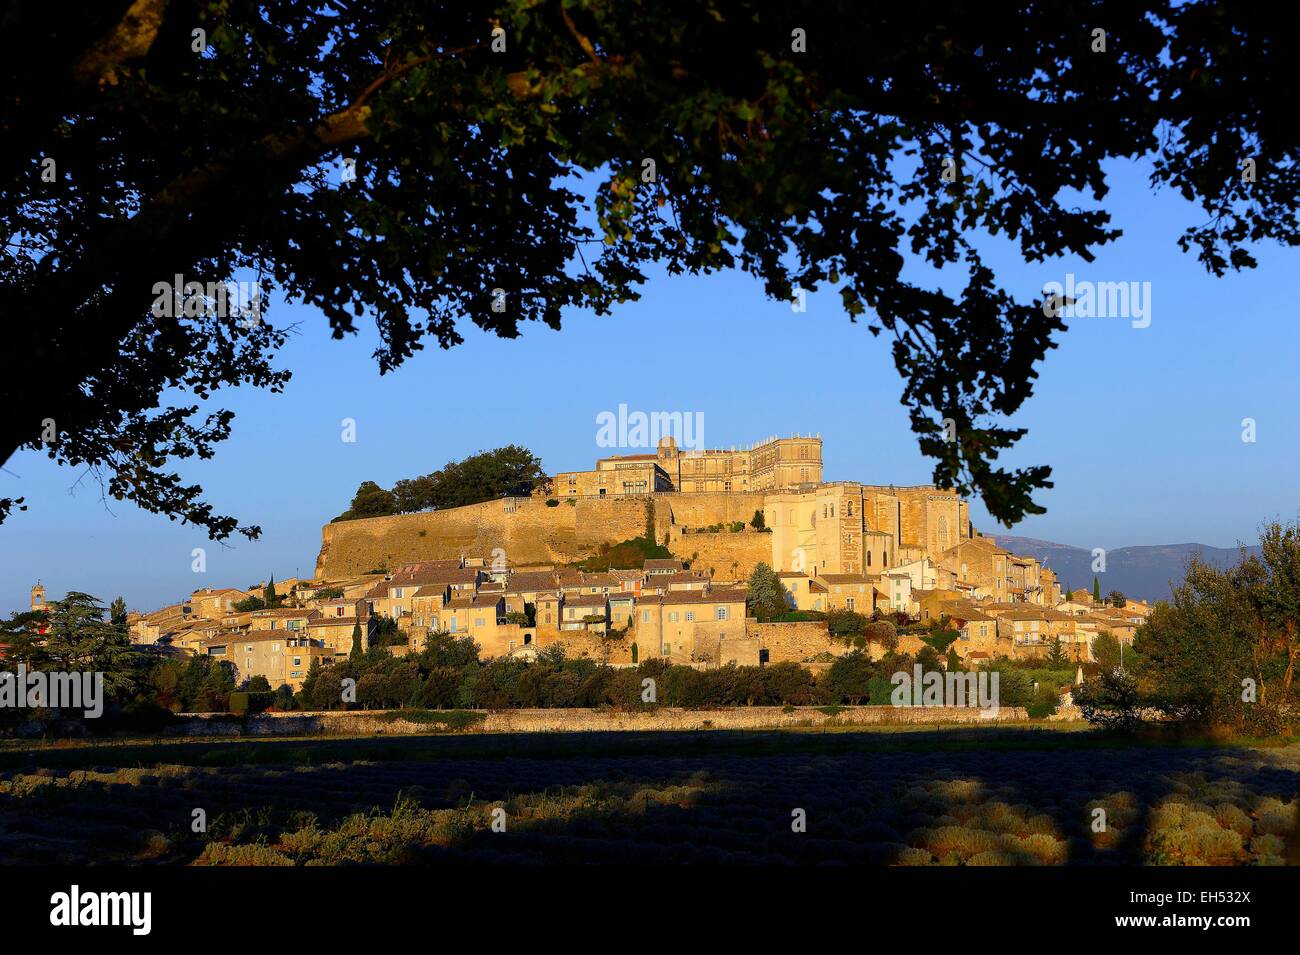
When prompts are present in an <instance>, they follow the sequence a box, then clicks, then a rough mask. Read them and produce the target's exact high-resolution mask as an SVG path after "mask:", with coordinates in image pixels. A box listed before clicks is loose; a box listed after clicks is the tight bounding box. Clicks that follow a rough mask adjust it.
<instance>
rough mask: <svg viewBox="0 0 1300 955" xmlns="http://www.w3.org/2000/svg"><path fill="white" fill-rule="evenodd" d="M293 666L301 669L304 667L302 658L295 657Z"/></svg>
mask: <svg viewBox="0 0 1300 955" xmlns="http://www.w3.org/2000/svg"><path fill="white" fill-rule="evenodd" d="M293 665H294V666H296V667H300V666H302V657H294V658H293Z"/></svg>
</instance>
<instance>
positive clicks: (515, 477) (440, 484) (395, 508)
mask: <svg viewBox="0 0 1300 955" xmlns="http://www.w3.org/2000/svg"><path fill="white" fill-rule="evenodd" d="M545 481H546V474H545V472H544V471H543V470H542V462H541V459H540V458H538V457H537V456H536V455H535V454H533V452H532V451H530V450H528V449H527V448H524V447H520V446H519V445H514V444H511V445H507V446H506V447H503V448H495V449H493V450H491V451H480V452H478V453H477V454H471V455H470V456H469V457H467V458H463V459H462V460H460V461H449V462H448V463H447V464H446V465H444V466H443V468H442V469H441V470H438V471H435V472H433V473H432V474H426V475H424V476H423V477H419V478H411V479H408V480H405V481H399V482H397V484H395V485H394V486H393V490H392V492H391V494H390V492H388V491H384V492H383V494H384V495H389V497H384V498H381V497H379V496H377V495H375V493H374V492H373V491H370V492H368V498H374V499H375V501H376V502H377V503H376V504H374V505H372V506H383V507H388V508H390V510H389V511H388V513H390V514H392V513H398V512H402V513H405V512H409V511H422V510H429V509H432V508H446V507H462V506H464V505H466V504H478V503H481V502H482V501H490V500H495V499H497V498H502V497H527V496H528V495H530V494H532V492H533V489H534V488H536V487H538V486H540V485H541V484H543V483H544V482H545ZM367 483H369V482H367ZM380 490H381V491H382V488H381V489H380ZM356 511H357V504H356V502H355V501H354V502H353V505H352V508H351V509H350V510H349V511H348V512H346V513H345V514H344V515H341V516H340V519H346V518H348V517H360V516H364V515H362V514H359V513H355V512H356ZM652 526H653V525H652ZM650 539H651V540H653V532H651V536H650Z"/></svg>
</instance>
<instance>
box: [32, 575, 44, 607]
mask: <svg viewBox="0 0 1300 955" xmlns="http://www.w3.org/2000/svg"><path fill="white" fill-rule="evenodd" d="M32 609H33V610H45V609H46V606H45V587H44V585H43V584H42V583H41V582H40V581H39V580H38V581H36V585H35V586H34V587H32Z"/></svg>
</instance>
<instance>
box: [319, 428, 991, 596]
mask: <svg viewBox="0 0 1300 955" xmlns="http://www.w3.org/2000/svg"><path fill="white" fill-rule="evenodd" d="M647 501H649V502H653V512H654V522H655V538H656V541H657V542H659V543H662V544H664V545H665V546H667V547H668V548H669V549H670V550H671V551H672V552H673V553H674V554H676V555H678V556H680V557H682V558H683V559H686V560H692V559H694V560H699V559H701V558H705V559H707V558H708V557H710V556H716V558H717V560H718V561H725V562H726V563H725V567H717V566H715V567H714V569H715V570H718V571H719V572H723V571H724V570H725V572H726V573H727V575H728V576H729V577H732V578H733V579H738V578H740V577H742V576H745V575H746V574H748V573H749V571H751V570H752V569H753V566H754V565H755V564H756V563H758V562H759V561H763V562H765V563H768V564H770V565H771V566H772V567H773V568H774V569H776V570H778V571H793V572H798V571H806V572H808V573H809V574H813V575H817V574H863V573H866V574H871V573H880V572H881V571H883V570H885V569H887V568H890V567H894V566H897V565H899V564H904V563H907V562H909V561H912V560H917V559H919V558H921V557H924V556H926V555H938V554H941V553H943V552H944V551H946V550H948V549H950V548H952V547H954V546H955V545H957V544H958V543H960V542H962V541H964V540H969V539H970V538H971V536H972V530H971V526H970V514H969V508H968V505H967V503H966V502H965V501H963V500H962V499H961V498H960V497H958V496H957V495H956V494H955V493H953V492H952V491H944V490H941V489H939V488H936V487H932V486H921V487H894V486H886V485H870V484H858V483H854V482H848V481H836V482H830V483H826V482H823V481H822V440H821V438H820V437H819V436H807V437H805V436H798V435H796V436H793V437H789V438H769V439H767V440H765V441H761V442H758V443H757V444H754V445H751V446H749V447H746V448H733V449H730V450H693V451H692V450H681V449H679V448H678V447H677V444H676V442H675V441H674V440H673V439H672V438H670V437H669V438H664V439H663V440H661V441H660V442H659V446H658V448H657V450H656V452H655V453H654V454H632V455H618V456H610V457H605V458H601V459H600V460H598V461H597V462H596V466H595V468H594V469H592V470H589V471H565V472H560V473H559V474H556V475H555V477H554V478H553V479H552V480H551V482H550V484H549V486H547V487H543V488H539V489H538V491H537V492H535V493H534V494H533V496H531V497H529V498H509V499H504V500H494V501H486V502H483V503H481V504H474V505H470V506H467V507H460V508H452V509H448V510H444V511H429V512H423V513H417V514H403V515H397V516H391V517H377V518H368V519H361V520H353V521H340V522H337V523H331V524H327V525H325V527H324V530H323V532H322V542H321V550H320V554H319V556H318V558H317V562H316V577H317V578H318V579H333V578H339V577H346V576H350V575H355V574H364V573H367V572H370V571H372V570H374V569H376V568H385V567H396V566H399V565H401V564H406V563H411V562H415V561H421V560H440V559H459V558H465V557H486V556H490V555H491V554H492V553H493V552H494V551H496V550H497V549H500V550H501V551H502V552H504V555H505V559H506V560H507V561H508V562H509V563H510V565H511V566H527V565H541V564H567V563H574V562H576V561H580V560H582V559H584V558H586V557H590V556H591V555H593V554H595V553H597V552H599V550H600V548H601V547H602V546H604V545H612V544H615V543H618V542H619V541H623V540H627V539H629V538H632V537H637V536H640V535H641V534H643V533H644V528H645V520H646V502H647ZM755 514H761V515H762V522H761V523H762V526H763V527H764V529H765V531H766V533H763V534H761V535H759V534H757V533H745V534H728V535H725V536H724V537H719V538H717V539H715V540H710V539H707V538H705V537H704V535H702V534H699V533H698V531H700V530H702V529H708V528H716V527H719V526H729V525H735V524H737V523H740V524H744V525H746V527H748V528H749V529H750V530H755V528H754V527H753V522H754V517H755ZM692 532H697V533H692ZM733 563H734V564H735V566H734V567H733V566H731V565H732V564H733Z"/></svg>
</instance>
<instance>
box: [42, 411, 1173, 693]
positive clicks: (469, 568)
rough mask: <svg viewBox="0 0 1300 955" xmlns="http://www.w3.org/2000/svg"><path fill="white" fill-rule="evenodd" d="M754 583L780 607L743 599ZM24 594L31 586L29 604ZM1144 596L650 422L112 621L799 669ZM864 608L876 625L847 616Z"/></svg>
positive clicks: (184, 646) (293, 667)
mask: <svg viewBox="0 0 1300 955" xmlns="http://www.w3.org/2000/svg"><path fill="white" fill-rule="evenodd" d="M637 540H639V541H640V543H641V544H644V545H646V546H647V547H650V548H653V549H654V550H655V551H656V552H658V553H665V554H668V555H670V556H656V557H651V558H645V559H638V560H636V561H634V563H635V566H616V564H619V563H629V562H630V561H626V560H623V561H620V560H619V559H618V556H619V555H622V554H626V553H636V551H635V550H629V548H627V547H626V546H619V545H620V544H623V545H626V544H628V543H631V542H633V541H637ZM367 564H369V565H370V566H365V565H367ZM593 567H595V568H598V569H593ZM764 579H766V580H768V581H771V580H772V579H775V581H776V582H777V586H778V587H779V591H780V594H781V596H782V597H783V599H784V604H785V607H784V610H785V612H784V613H772V612H771V610H770V608H769V609H768V612H767V613H763V614H761V615H760V614H758V613H756V607H755V600H754V597H755V594H754V586H753V584H754V581H755V580H764ZM43 599H44V592H43V590H41V591H40V593H39V594H38V593H37V591H36V590H34V591H33V607H34V608H36V607H37V606H38V601H43ZM1116 603H1119V605H1115V604H1116ZM1149 613H1150V608H1149V607H1148V606H1147V605H1146V604H1145V603H1141V602H1137V601H1131V600H1125V601H1122V602H1120V601H1109V602H1105V603H1103V602H1101V601H1098V600H1094V599H1093V595H1092V594H1091V593H1089V592H1086V591H1082V590H1080V591H1075V592H1074V593H1070V594H1064V595H1063V594H1062V593H1061V582H1060V581H1058V579H1057V578H1056V575H1055V574H1054V573H1053V572H1052V571H1051V570H1050V569H1049V568H1047V567H1044V566H1042V565H1041V564H1040V563H1039V561H1038V560H1036V559H1035V558H1033V557H1029V556H1021V555H1016V554H1012V553H1010V552H1008V551H1007V550H1004V549H1003V548H1001V547H998V546H997V545H996V544H995V543H994V542H992V541H991V540H989V539H988V538H985V537H983V536H981V535H979V534H978V533H977V532H976V531H975V530H974V528H973V527H972V526H971V523H970V519H969V511H968V506H967V504H966V502H965V501H963V500H961V499H960V498H959V497H958V496H957V495H955V494H953V493H951V492H948V491H944V490H941V489H938V488H935V487H894V486H882V485H867V484H857V483H852V482H823V481H822V445H821V439H820V437H815V436H794V437H791V438H772V439H768V440H766V441H763V442H759V443H758V444H755V445H753V446H750V447H747V448H740V449H731V450H718V451H713V450H708V451H683V450H680V449H678V448H677V446H676V444H675V443H674V442H673V441H672V439H665V440H664V441H662V442H661V443H660V444H659V446H658V448H657V450H656V452H655V453H653V454H637V455H623V456H612V457H608V458H603V459H601V460H600V461H598V462H597V463H596V467H595V468H594V469H593V470H590V471H578V472H563V473H560V474H557V475H555V477H554V478H552V479H551V480H550V481H549V482H547V484H546V485H544V486H541V487H539V488H538V489H537V490H536V491H535V492H534V494H533V495H532V496H530V497H527V498H509V499H504V500H493V501H488V502H484V503H481V504H475V505H470V506H467V507H460V508H451V509H448V510H445V511H433V512H429V513H419V514H409V515H398V516H390V517H382V518H373V519H361V520H354V521H342V522H338V523H332V524H330V525H327V526H326V528H325V530H324V533H323V539H322V549H321V554H320V557H319V559H318V562H317V568H316V574H315V575H314V577H313V579H310V580H307V579H288V580H281V581H274V582H272V581H268V582H267V583H266V584H259V585H257V586H255V587H250V588H247V589H242V588H234V587H215V588H202V589H199V590H196V591H194V592H193V593H192V594H190V595H189V596H188V597H186V598H185V599H183V600H180V601H178V602H176V603H174V604H171V605H169V606H166V607H163V608H161V609H159V610H155V611H153V612H150V613H144V614H140V613H132V614H131V615H130V617H129V620H128V624H129V628H130V632H131V637H132V640H133V642H135V643H137V644H145V645H152V646H156V647H159V648H164V649H167V650H168V651H170V652H174V653H178V654H183V655H193V654H205V655H208V656H212V657H218V658H221V659H224V660H228V661H230V662H231V663H233V664H234V665H235V667H236V668H237V671H238V673H239V675H240V678H241V679H247V678H249V677H254V676H259V675H260V676H264V677H265V678H266V679H267V680H268V681H269V682H270V683H271V685H272V686H279V685H282V684H288V685H289V686H291V687H293V688H294V689H298V688H300V687H301V685H302V683H303V680H304V679H305V678H306V676H307V673H308V671H309V669H310V668H311V665H312V663H313V661H315V660H320V662H321V663H322V664H330V663H333V662H334V661H335V660H337V659H340V658H346V657H347V656H348V655H349V653H351V652H352V651H353V648H354V645H357V644H358V642H360V646H361V648H362V649H368V648H370V647H374V646H383V647H386V648H387V649H388V651H389V652H391V653H392V654H394V655H396V656H402V655H406V654H411V653H419V652H420V651H421V649H422V648H423V647H424V645H425V642H426V640H427V639H428V638H429V636H430V635H431V634H435V633H446V634H450V635H452V636H453V637H457V638H459V637H470V638H472V639H473V641H474V642H475V643H476V644H478V646H479V648H480V653H481V655H482V657H483V658H491V657H501V656H511V657H517V658H523V659H530V658H533V657H535V656H536V654H537V653H539V652H541V651H543V650H546V649H547V648H549V647H553V646H559V647H562V648H563V650H564V652H565V654H566V655H567V656H570V657H583V656H585V657H590V658H593V659H595V660H597V661H599V662H601V663H606V664H610V665H613V666H631V665H635V664H637V663H639V662H641V661H644V660H646V659H649V658H652V657H658V658H662V659H664V660H666V661H668V662H672V663H675V664H686V665H690V666H693V667H697V668H702V669H704V668H710V667H717V666H722V665H726V664H728V663H734V664H737V665H756V664H766V663H778V662H784V661H790V662H796V663H801V664H804V665H807V666H809V667H810V668H813V669H816V668H817V667H818V666H825V665H829V663H830V662H831V661H833V660H834V659H835V657H836V656H839V655H841V654H844V653H848V652H850V651H852V650H853V649H854V648H855V646H856V647H857V648H858V649H865V650H867V651H868V652H870V653H872V654H873V655H874V656H876V657H879V656H881V655H883V654H884V653H886V652H888V650H890V649H898V650H901V651H903V652H913V653H914V652H916V650H918V649H919V648H920V647H921V645H922V644H921V638H920V635H921V634H923V633H924V632H925V631H926V630H927V629H929V630H933V629H934V628H942V629H945V630H947V631H951V632H955V633H956V635H957V636H956V639H955V640H954V641H953V642H952V644H951V649H952V651H953V652H955V654H956V655H957V657H958V659H960V660H961V661H962V662H963V664H965V665H968V666H974V665H978V664H979V663H980V661H983V660H990V659H993V658H996V657H1011V658H1026V657H1041V656H1046V655H1047V654H1048V653H1049V652H1050V651H1052V650H1053V648H1055V647H1059V648H1060V649H1062V650H1064V652H1065V653H1066V654H1067V655H1068V657H1069V658H1070V659H1071V660H1073V661H1078V662H1085V661H1089V660H1091V659H1093V655H1092V647H1093V642H1094V641H1095V640H1096V638H1097V637H1098V635H1100V634H1103V633H1105V634H1109V635H1111V636H1113V637H1114V638H1115V639H1116V640H1117V641H1118V642H1119V643H1121V644H1131V642H1132V640H1133V636H1134V631H1135V628H1136V627H1137V626H1138V625H1139V624H1141V623H1142V622H1143V621H1144V620H1145V618H1146V617H1147V615H1148V614H1149ZM855 620H856V621H860V622H861V623H862V624H863V626H860V627H859V628H858V630H859V633H858V634H857V635H856V637H857V638H856V639H854V636H855V635H854V634H853V633H852V632H851V631H852V630H853V621H855ZM882 620H887V621H889V622H890V623H891V624H892V626H891V627H889V628H887V631H888V632H887V633H886V635H885V637H883V638H881V637H880V636H879V634H880V631H878V630H873V629H872V628H870V627H868V626H865V624H867V623H869V622H875V621H882ZM846 621H847V622H848V623H847V629H848V630H849V631H850V632H849V634H848V636H847V637H846V635H845V630H846V623H845V622H846ZM864 634H865V638H864ZM886 643H887V644H889V645H888V646H886V645H885V644H886ZM1057 652H1060V651H1059V650H1058V651H1057Z"/></svg>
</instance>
